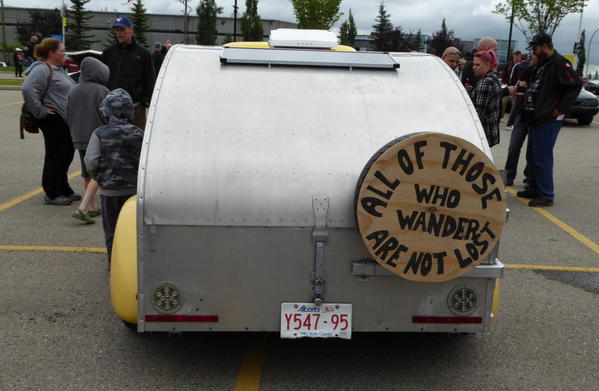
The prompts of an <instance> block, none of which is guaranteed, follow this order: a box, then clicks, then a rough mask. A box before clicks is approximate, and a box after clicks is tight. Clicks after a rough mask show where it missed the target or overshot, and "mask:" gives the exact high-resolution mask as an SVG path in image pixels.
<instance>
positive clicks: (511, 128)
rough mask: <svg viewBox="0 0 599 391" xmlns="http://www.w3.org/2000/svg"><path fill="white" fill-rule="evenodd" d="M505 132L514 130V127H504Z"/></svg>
mask: <svg viewBox="0 0 599 391" xmlns="http://www.w3.org/2000/svg"><path fill="white" fill-rule="evenodd" d="M505 130H514V125H509V126H506V127H505Z"/></svg>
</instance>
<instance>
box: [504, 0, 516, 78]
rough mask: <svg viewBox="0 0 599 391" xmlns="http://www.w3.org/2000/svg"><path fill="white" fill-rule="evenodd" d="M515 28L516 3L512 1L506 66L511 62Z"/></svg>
mask: <svg viewBox="0 0 599 391" xmlns="http://www.w3.org/2000/svg"><path fill="white" fill-rule="evenodd" d="M513 28H514V2H513V0H512V16H511V17H510V35H509V38H508V39H507V53H506V54H505V64H506V66H507V63H508V62H509V61H510V51H511V50H512V29H513Z"/></svg>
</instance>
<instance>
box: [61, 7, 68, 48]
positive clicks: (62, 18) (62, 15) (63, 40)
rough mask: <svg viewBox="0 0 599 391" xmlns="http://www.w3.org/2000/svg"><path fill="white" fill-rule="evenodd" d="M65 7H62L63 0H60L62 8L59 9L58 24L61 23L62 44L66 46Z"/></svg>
mask: <svg viewBox="0 0 599 391" xmlns="http://www.w3.org/2000/svg"><path fill="white" fill-rule="evenodd" d="M65 11H66V8H65V7H64V0H62V8H61V9H60V16H61V18H60V24H61V25H62V45H63V46H64V47H65V48H66V47H67V36H66V33H65V26H66V23H65V21H66V20H65V18H66V17H67V15H66V13H65Z"/></svg>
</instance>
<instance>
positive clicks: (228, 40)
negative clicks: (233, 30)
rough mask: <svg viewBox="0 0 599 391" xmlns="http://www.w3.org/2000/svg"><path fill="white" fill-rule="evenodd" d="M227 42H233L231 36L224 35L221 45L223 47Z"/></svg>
mask: <svg viewBox="0 0 599 391" xmlns="http://www.w3.org/2000/svg"><path fill="white" fill-rule="evenodd" d="M229 42H233V34H226V35H225V37H224V38H223V42H222V44H223V45H224V44H226V43H229Z"/></svg>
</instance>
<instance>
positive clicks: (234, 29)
mask: <svg viewBox="0 0 599 391" xmlns="http://www.w3.org/2000/svg"><path fill="white" fill-rule="evenodd" d="M233 42H237V0H235V5H233Z"/></svg>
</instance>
